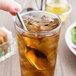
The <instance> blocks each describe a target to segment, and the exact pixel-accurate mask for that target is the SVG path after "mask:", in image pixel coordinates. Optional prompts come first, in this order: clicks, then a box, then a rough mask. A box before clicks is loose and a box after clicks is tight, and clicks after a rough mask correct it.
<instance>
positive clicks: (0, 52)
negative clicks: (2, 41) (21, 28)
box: [0, 49, 2, 57]
mask: <svg viewBox="0 0 76 76" xmlns="http://www.w3.org/2000/svg"><path fill="white" fill-rule="evenodd" d="M1 56H2V51H1V49H0V57H1Z"/></svg>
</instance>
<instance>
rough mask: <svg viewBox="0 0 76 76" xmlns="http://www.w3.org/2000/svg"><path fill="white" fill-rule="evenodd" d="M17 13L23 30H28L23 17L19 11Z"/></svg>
mask: <svg viewBox="0 0 76 76" xmlns="http://www.w3.org/2000/svg"><path fill="white" fill-rule="evenodd" d="M16 15H17V17H18V19H19V21H20V23H21V27H22V29H23V30H27V28H26V26H25V24H24V22H23V19H22V17H21V15H20V14H19V13H16Z"/></svg>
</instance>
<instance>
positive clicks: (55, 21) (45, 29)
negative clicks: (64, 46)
mask: <svg viewBox="0 0 76 76" xmlns="http://www.w3.org/2000/svg"><path fill="white" fill-rule="evenodd" d="M22 18H23V20H24V23H25V25H26V27H27V30H23V29H22V28H21V27H20V23H19V21H18V19H17V18H16V19H15V25H16V32H17V40H18V48H19V57H20V67H21V76H54V71H55V64H56V58H57V48H58V42H59V36H60V28H61V20H60V18H59V17H58V16H57V15H55V14H53V13H50V12H46V11H30V12H25V13H24V14H22Z"/></svg>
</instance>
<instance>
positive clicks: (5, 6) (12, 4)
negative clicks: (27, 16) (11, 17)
mask: <svg viewBox="0 0 76 76" xmlns="http://www.w3.org/2000/svg"><path fill="white" fill-rule="evenodd" d="M0 9H2V10H5V11H8V12H10V13H11V14H13V13H17V12H19V11H20V10H21V6H20V4H18V3H17V2H16V1H13V0H0Z"/></svg>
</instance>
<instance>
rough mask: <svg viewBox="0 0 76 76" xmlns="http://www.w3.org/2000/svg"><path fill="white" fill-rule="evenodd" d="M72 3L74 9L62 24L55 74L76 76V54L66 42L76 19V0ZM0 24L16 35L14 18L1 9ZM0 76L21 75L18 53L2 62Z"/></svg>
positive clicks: (72, 0) (71, 0)
mask: <svg viewBox="0 0 76 76" xmlns="http://www.w3.org/2000/svg"><path fill="white" fill-rule="evenodd" d="M18 1H19V0H18ZM20 1H21V2H22V1H23V0H20ZM20 1H19V2H20ZM21 2H20V3H21ZM70 3H71V4H72V8H73V10H72V13H71V14H70V16H69V18H68V19H67V20H66V21H65V22H64V23H63V24H62V29H61V36H60V42H59V48H58V58H57V65H56V71H55V76H76V56H75V55H74V54H72V52H71V51H70V50H69V48H68V47H67V45H66V43H65V32H66V30H67V28H68V27H69V26H70V25H71V24H72V23H73V22H75V21H76V17H75V16H76V0H70ZM0 26H5V27H6V28H8V29H9V30H11V31H12V32H13V35H14V36H15V29H14V22H13V18H12V16H11V15H10V14H9V13H7V12H5V11H0ZM0 76H20V67H19V57H18V53H16V54H15V55H14V56H12V57H10V58H8V59H7V60H5V61H4V62H1V63H0Z"/></svg>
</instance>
